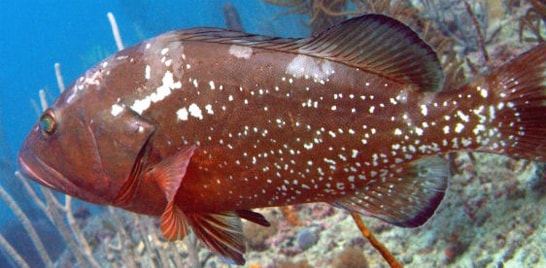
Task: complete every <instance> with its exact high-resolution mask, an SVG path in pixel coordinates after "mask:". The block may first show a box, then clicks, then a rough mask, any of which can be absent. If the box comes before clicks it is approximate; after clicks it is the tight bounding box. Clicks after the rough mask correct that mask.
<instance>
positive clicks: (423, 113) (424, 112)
mask: <svg viewBox="0 0 546 268" xmlns="http://www.w3.org/2000/svg"><path fill="white" fill-rule="evenodd" d="M421 114H422V115H423V116H427V114H428V109H427V106H426V105H424V104H421Z"/></svg>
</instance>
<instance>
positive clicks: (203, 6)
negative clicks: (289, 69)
mask: <svg viewBox="0 0 546 268" xmlns="http://www.w3.org/2000/svg"><path fill="white" fill-rule="evenodd" d="M225 2H228V1H213V0H208V1H194V0H185V1H131V0H125V1H122V0H120V1H7V0H0V7H1V8H0V20H1V23H0V25H1V26H0V36H1V38H0V66H1V67H0V68H1V72H0V82H1V83H0V112H1V113H0V115H1V117H0V124H1V127H2V129H3V134H4V139H5V140H4V141H2V142H3V143H0V160H2V162H0V163H3V165H0V184H1V185H2V186H3V187H5V188H7V190H8V192H10V194H12V195H13V196H14V198H16V200H17V202H18V203H19V205H20V206H21V207H23V208H24V209H25V211H27V213H29V214H31V215H30V216H31V219H32V220H33V221H34V223H35V225H39V224H40V223H39V222H42V221H43V217H41V216H39V215H35V211H36V210H35V209H34V210H33V209H32V208H33V206H32V201H30V199H29V198H28V197H27V196H26V195H25V193H24V191H23V190H22V189H21V186H20V184H18V182H17V181H16V180H14V177H13V176H12V175H11V174H12V173H13V171H14V169H15V168H16V162H15V157H16V154H17V151H18V149H19V147H20V146H21V144H22V142H23V140H24V138H25V135H26V133H27V132H28V131H29V130H30V129H31V127H32V125H33V124H34V122H35V120H36V118H37V116H38V115H37V114H36V111H35V109H33V108H32V105H31V100H34V101H36V102H37V103H38V90H39V89H45V90H46V92H47V96H48V101H49V103H51V102H53V100H54V99H55V98H56V97H57V96H58V95H59V90H58V87H57V82H56V80H55V73H54V69H53V64H54V63H55V62H59V63H60V64H61V68H62V74H63V77H64V82H65V84H66V85H67V86H68V85H69V84H70V83H71V81H72V80H74V79H75V78H76V77H77V76H78V75H80V74H81V73H83V72H84V71H85V70H86V69H88V68H89V67H91V66H92V65H93V64H94V63H96V62H97V61H99V60H101V58H102V57H104V56H107V55H108V54H109V53H113V52H115V51H116V46H115V42H114V40H113V38H112V33H111V28H110V25H109V22H108V20H107V17H106V13H107V12H109V11H111V12H113V13H114V14H115V16H116V19H117V22H118V24H119V27H120V31H121V35H122V38H123V41H124V44H125V46H130V45H132V44H136V43H138V42H140V41H142V40H144V39H146V38H150V37H153V36H154V35H157V34H160V33H162V32H165V31H168V30H173V29H179V28H189V27H196V26H215V27H224V18H223V13H222V6H223V4H224V3H225ZM230 2H231V3H232V4H233V5H234V6H235V7H236V8H237V10H238V11H239V15H240V17H241V21H242V24H243V27H244V28H245V31H246V32H252V33H260V34H267V35H281V36H290V37H298V36H307V35H308V32H309V31H308V29H306V28H305V27H304V26H303V25H302V22H301V21H302V18H301V17H298V16H281V17H280V18H281V19H273V17H274V16H275V15H278V14H279V13H280V12H282V11H286V10H282V9H279V8H277V7H276V6H271V5H268V4H265V3H262V2H261V1H258V0H255V1H250V0H238V1H230ZM0 138H1V136H0ZM4 144H6V145H7V147H6V146H3V145H4ZM6 163H7V164H6ZM0 203H1V205H0V232H2V234H4V235H6V233H8V234H11V235H14V234H15V233H14V232H13V231H12V230H14V228H15V229H16V230H20V227H18V222H17V220H16V219H15V218H14V215H13V213H11V211H10V210H9V208H7V206H5V205H4V204H3V201H0ZM43 224H44V226H45V227H43V228H45V229H47V228H49V227H47V226H46V225H47V222H46V223H43ZM14 226H15V227H14ZM51 239H54V238H51ZM25 247H26V246H25ZM27 253H28V254H29V255H28V256H25V257H29V258H31V257H32V256H30V254H31V253H29V252H27ZM0 255H1V254H0ZM4 262H5V260H3V261H2V259H1V258H0V267H5V265H6V263H4Z"/></svg>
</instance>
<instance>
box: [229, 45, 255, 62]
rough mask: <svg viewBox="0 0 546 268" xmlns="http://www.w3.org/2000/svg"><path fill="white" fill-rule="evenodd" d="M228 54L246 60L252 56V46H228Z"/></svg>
mask: <svg viewBox="0 0 546 268" xmlns="http://www.w3.org/2000/svg"><path fill="white" fill-rule="evenodd" d="M229 54H231V55H233V56H235V57H236V58H238V59H245V60H248V59H250V56H252V48H250V47H243V46H238V45H232V46H230V47H229Z"/></svg>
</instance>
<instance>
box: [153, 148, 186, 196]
mask: <svg viewBox="0 0 546 268" xmlns="http://www.w3.org/2000/svg"><path fill="white" fill-rule="evenodd" d="M196 148H197V146H190V147H188V148H187V149H185V150H183V151H179V152H177V153H176V154H174V155H172V156H170V157H168V158H166V159H163V160H162V161H161V162H160V163H159V164H157V165H156V166H154V167H153V168H152V169H151V170H150V171H149V174H148V176H152V177H153V178H155V181H156V182H157V184H158V185H159V187H160V188H161V190H162V191H163V193H164V194H165V198H167V201H168V202H170V201H173V200H174V196H175V195H176V192H177V191H178V188H180V184H181V183H182V179H183V178H184V175H185V174H186V169H187V168H188V164H189V163H190V160H191V157H192V155H193V152H194V151H195V149H196Z"/></svg>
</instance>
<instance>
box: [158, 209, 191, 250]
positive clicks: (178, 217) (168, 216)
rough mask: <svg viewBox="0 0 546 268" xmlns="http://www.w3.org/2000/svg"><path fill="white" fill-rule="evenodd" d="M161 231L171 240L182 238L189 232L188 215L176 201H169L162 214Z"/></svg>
mask: <svg viewBox="0 0 546 268" xmlns="http://www.w3.org/2000/svg"><path fill="white" fill-rule="evenodd" d="M160 229H161V232H162V233H163V236H165V238H167V239H168V240H170V241H174V240H182V239H184V237H185V236H186V234H188V222H187V220H186V215H184V212H182V210H180V209H179V208H178V207H177V206H176V205H175V204H174V202H169V204H168V205H167V208H166V209H165V212H163V214H162V215H161V226H160Z"/></svg>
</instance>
